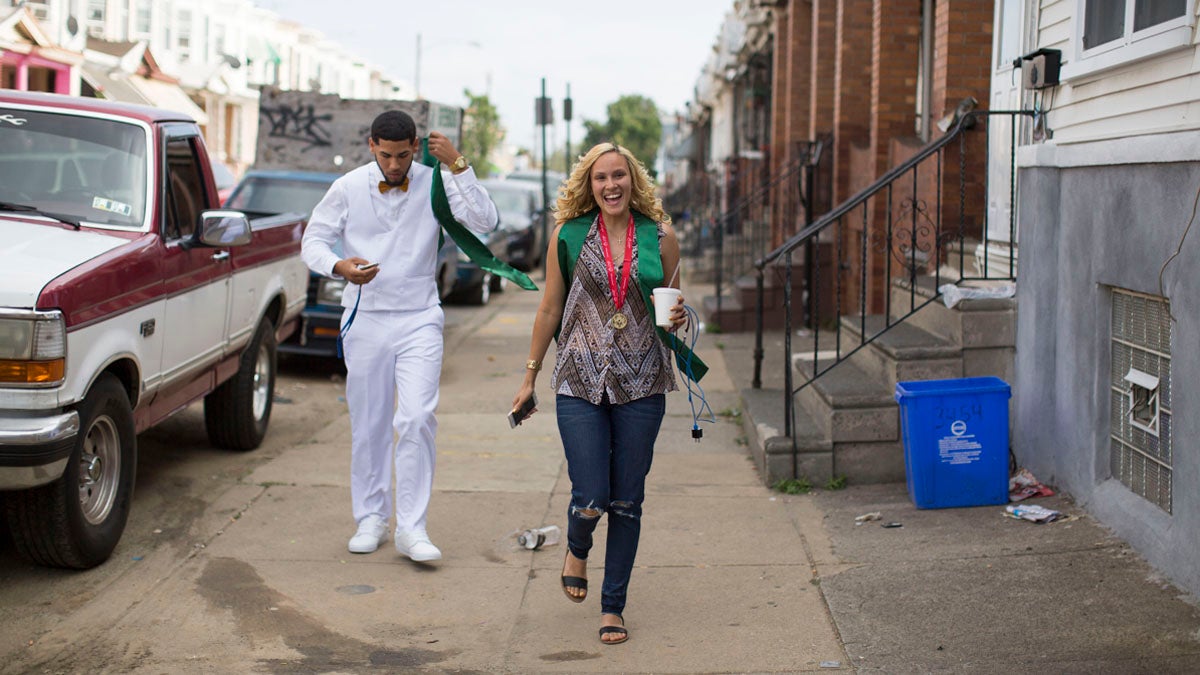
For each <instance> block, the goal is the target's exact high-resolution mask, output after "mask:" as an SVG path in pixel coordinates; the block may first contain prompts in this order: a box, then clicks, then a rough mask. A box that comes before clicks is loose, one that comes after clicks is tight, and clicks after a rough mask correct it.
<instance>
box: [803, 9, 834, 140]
mask: <svg viewBox="0 0 1200 675" xmlns="http://www.w3.org/2000/svg"><path fill="white" fill-rule="evenodd" d="M837 5H838V0H812V18H811V19H810V21H809V23H810V27H811V29H812V39H811V49H812V63H811V64H810V65H811V71H812V76H811V77H812V79H811V80H810V82H811V85H810V86H811V96H810V99H809V108H808V138H809V139H814V138H816V137H817V136H818V135H819V134H824V133H828V132H830V131H833V97H834V90H835V89H836V84H837V81H836V79H835V77H834V75H835V72H836V67H837V52H838V49H837Z"/></svg>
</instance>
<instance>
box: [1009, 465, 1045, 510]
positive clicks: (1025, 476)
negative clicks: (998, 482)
mask: <svg viewBox="0 0 1200 675" xmlns="http://www.w3.org/2000/svg"><path fill="white" fill-rule="evenodd" d="M1053 495H1054V490H1051V489H1050V488H1049V487H1047V486H1046V485H1044V484H1042V482H1041V481H1039V480H1038V479H1037V478H1035V477H1034V475H1033V473H1031V472H1030V471H1029V469H1021V470H1020V471H1018V472H1017V473H1016V475H1014V476H1013V477H1012V478H1009V479H1008V501H1010V502H1019V501H1021V500H1022V499H1029V498H1030V497H1052V496H1053Z"/></svg>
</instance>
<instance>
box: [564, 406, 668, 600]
mask: <svg viewBox="0 0 1200 675" xmlns="http://www.w3.org/2000/svg"><path fill="white" fill-rule="evenodd" d="M557 408H558V432H559V435H560V436H561V437H562V443H563V450H564V451H565V452H566V456H567V473H568V474H569V475H570V478H571V505H570V507H568V509H567V547H568V548H569V549H570V550H571V554H572V555H574V556H575V557H577V558H581V559H584V560H586V559H587V557H588V552H589V551H590V550H591V548H592V533H593V532H595V530H596V525H597V523H599V522H600V516H601V515H602V514H604V513H608V539H607V548H606V550H605V553H604V586H603V587H602V588H601V593H600V611H601V612H603V613H604V614H620V613H622V612H623V611H624V610H625V594H626V591H627V590H628V589H629V575H630V572H632V571H633V559H634V557H635V556H636V555H637V547H638V538H639V537H640V536H641V532H642V500H643V499H644V498H645V493H646V474H648V473H650V463H651V461H652V460H653V459H654V440H655V438H657V437H658V429H659V427H660V426H661V425H662V420H663V414H664V413H665V412H666V396H664V395H663V394H656V395H653V396H647V397H646V398H640V399H637V400H635V401H630V402H629V403H623V404H620V405H614V404H611V403H608V402H607V399H605V401H604V402H602V403H601V404H600V405H594V404H592V403H590V402H589V401H588V400H587V399H582V398H576V397H574V396H564V395H562V394H559V395H558V398H557Z"/></svg>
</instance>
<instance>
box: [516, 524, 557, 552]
mask: <svg viewBox="0 0 1200 675" xmlns="http://www.w3.org/2000/svg"><path fill="white" fill-rule="evenodd" d="M561 538H562V530H560V529H558V526H557V525H547V526H545V527H539V528H536V529H529V530H525V531H524V532H522V533H521V534H519V535H517V543H518V544H520V545H521V546H523V547H525V548H527V549H530V550H533V549H539V548H541V547H543V546H553V545H555V544H557V543H558V542H559V540H560V539H561Z"/></svg>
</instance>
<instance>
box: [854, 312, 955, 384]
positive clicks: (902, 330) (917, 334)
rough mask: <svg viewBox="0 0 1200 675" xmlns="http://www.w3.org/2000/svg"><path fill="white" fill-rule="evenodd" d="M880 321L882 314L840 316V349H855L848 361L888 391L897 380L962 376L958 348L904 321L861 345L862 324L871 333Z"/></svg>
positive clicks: (875, 329)
mask: <svg viewBox="0 0 1200 675" xmlns="http://www.w3.org/2000/svg"><path fill="white" fill-rule="evenodd" d="M884 321H885V319H884V317H883V316H882V315H876V316H868V317H866V318H865V319H862V318H860V317H849V316H847V317H842V319H841V325H842V331H841V349H842V353H843V354H847V353H849V352H850V351H851V350H853V349H855V348H859V349H858V351H857V352H855V353H854V354H853V355H852V356H850V360H851V361H853V362H854V363H855V364H857V365H858V366H859V367H860V368H862V369H863V370H864V371H866V372H867V373H868V374H869V375H870V376H871V377H874V378H877V379H879V380H881V381H883V382H884V383H886V385H887V386H888V388H889V390H893V391H894V390H895V386H896V383H897V382H906V381H910V380H942V379H948V378H953V377H962V349H960V348H959V347H958V345H957V344H955V343H954V342H952V341H950V340H948V339H946V338H944V337H940V336H938V335H935V334H933V333H930V332H928V331H925V330H922V329H921V328H918V327H917V326H914V325H911V324H910V323H908V322H904V323H898V324H895V325H893V326H892V327H891V328H889V329H887V330H886V331H885V332H883V333H882V334H880V335H878V336H877V337H875V338H874V339H873V340H872V341H871V342H870V343H869V344H866V345H863V340H864V337H863V330H864V325H865V331H866V335H868V336H872V335H876V334H877V333H878V332H879V331H881V330H883V328H884V325H885V324H884Z"/></svg>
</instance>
